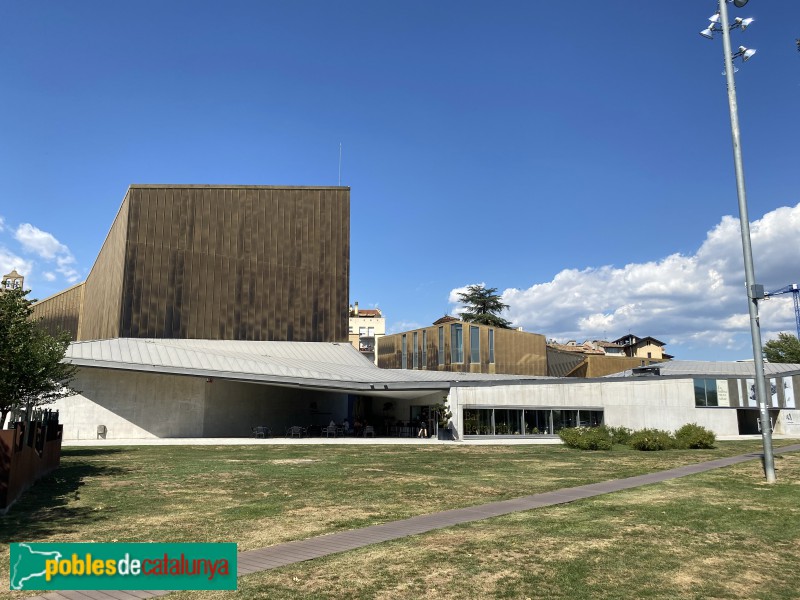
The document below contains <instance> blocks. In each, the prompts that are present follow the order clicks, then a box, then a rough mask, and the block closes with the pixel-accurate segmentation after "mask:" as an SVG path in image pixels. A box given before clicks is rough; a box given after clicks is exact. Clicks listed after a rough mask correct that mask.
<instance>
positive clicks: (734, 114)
mask: <svg viewBox="0 0 800 600" xmlns="http://www.w3.org/2000/svg"><path fill="white" fill-rule="evenodd" d="M728 2H730V0H719V25H720V28H721V31H722V46H723V53H724V54H725V76H726V78H727V81H728V107H729V109H730V114H731V137H732V139H733V164H734V168H735V170H736V192H737V194H738V196H739V224H740V226H741V230H742V252H743V254H744V276H745V282H746V286H747V303H748V307H749V311H750V335H751V337H752V340H753V367H754V368H755V388H756V389H755V391H756V402H757V403H758V410H759V413H760V420H761V439H762V442H763V446H764V474H765V475H766V478H767V483H774V482H775V460H774V457H773V453H772V426H771V423H770V420H769V411H768V410H767V386H766V380H765V379H764V351H763V348H762V346H761V326H760V324H759V321H758V301H759V300H760V299H762V298H763V297H764V286H762V285H758V284H756V283H755V272H754V269H753V248H752V246H751V245H750V219H749V217H748V215H747V194H746V192H745V187H744V168H743V166H742V144H741V139H740V135H739V115H738V110H737V105H736V84H735V83H734V79H733V73H734V68H733V59H734V58H735V57H739V56H741V57H742V58H743V59H744V60H748V59H749V58H750V57H751V56H753V54H755V51H754V50H748V49H746V48H744V46H742V47H740V48H739V51H738V52H737V53H736V54H733V53H732V52H731V35H730V30H731V27H730V25H729V22H728V6H727V3H728ZM734 4H735V5H736V6H737V7H742V6H744V5H745V4H747V0H734ZM714 22H715V20H714V18H713V17H712V25H711V26H710V27H709V29H708V30H705V31H704V32H701V35H703V36H704V37H710V36H707V35H706V31H716V30H715V29H714ZM750 22H751V21H750V20H748V22H747V23H746V24H745V25H744V27H746V26H747V25H749V23H750ZM742 23H744V21H743V20H742V19H737V20H736V23H735V24H734V27H742Z"/></svg>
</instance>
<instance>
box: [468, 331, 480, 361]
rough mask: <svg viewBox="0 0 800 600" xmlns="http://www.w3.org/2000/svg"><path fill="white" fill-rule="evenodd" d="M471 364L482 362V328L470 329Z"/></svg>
mask: <svg viewBox="0 0 800 600" xmlns="http://www.w3.org/2000/svg"><path fill="white" fill-rule="evenodd" d="M469 362H471V363H472V364H480V362H481V328H480V327H475V326H474V325H470V328H469Z"/></svg>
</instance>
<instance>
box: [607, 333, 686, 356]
mask: <svg viewBox="0 0 800 600" xmlns="http://www.w3.org/2000/svg"><path fill="white" fill-rule="evenodd" d="M613 343H614V344H619V345H621V346H622V347H623V351H624V352H625V356H630V357H634V358H655V359H670V358H672V355H670V354H667V353H666V352H665V351H664V346H666V344H665V343H664V342H662V341H660V340H657V339H656V338H654V337H650V336H647V337H638V336H636V335H633V334H632V333H629V334H628V335H624V336H622V337H621V338H619V339H617V340H614V342H613Z"/></svg>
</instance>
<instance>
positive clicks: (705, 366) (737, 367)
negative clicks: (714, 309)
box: [606, 360, 800, 378]
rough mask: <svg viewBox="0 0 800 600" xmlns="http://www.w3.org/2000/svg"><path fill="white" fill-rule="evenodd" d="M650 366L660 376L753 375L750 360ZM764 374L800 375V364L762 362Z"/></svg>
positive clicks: (623, 375) (682, 362)
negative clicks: (655, 369)
mask: <svg viewBox="0 0 800 600" xmlns="http://www.w3.org/2000/svg"><path fill="white" fill-rule="evenodd" d="M650 367H651V368H653V367H654V368H658V369H659V370H660V372H661V376H662V377H665V376H671V377H745V378H747V377H754V376H755V375H754V374H755V368H754V366H753V362H752V361H744V362H711V361H701V360H670V361H665V362H659V363H653V364H652V365H650ZM764 374H765V375H768V376H774V377H788V376H790V375H800V365H798V364H788V363H764ZM632 375H633V371H632V370H631V369H628V370H627V371H622V372H620V373H614V374H613V375H607V376H606V377H631V376H632Z"/></svg>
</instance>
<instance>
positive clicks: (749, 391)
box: [744, 379, 758, 408]
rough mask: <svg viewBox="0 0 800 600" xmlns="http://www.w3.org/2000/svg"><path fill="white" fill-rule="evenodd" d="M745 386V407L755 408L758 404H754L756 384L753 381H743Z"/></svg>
mask: <svg viewBox="0 0 800 600" xmlns="http://www.w3.org/2000/svg"><path fill="white" fill-rule="evenodd" d="M744 386H745V392H746V393H745V395H746V396H747V406H750V407H752V408H757V407H758V403H757V402H756V382H755V380H754V379H745V382H744Z"/></svg>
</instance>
